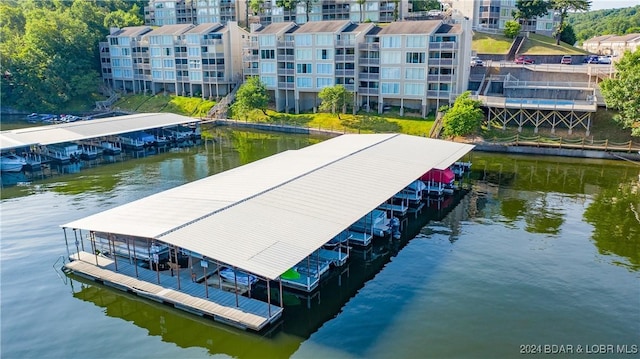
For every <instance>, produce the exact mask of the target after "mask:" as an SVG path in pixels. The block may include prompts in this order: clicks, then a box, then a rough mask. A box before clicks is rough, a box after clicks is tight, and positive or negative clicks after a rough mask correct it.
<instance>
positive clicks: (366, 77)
mask: <svg viewBox="0 0 640 359" xmlns="http://www.w3.org/2000/svg"><path fill="white" fill-rule="evenodd" d="M358 78H359V79H360V80H379V79H380V74H379V73H378V74H376V73H371V72H360V73H359V74H358Z"/></svg>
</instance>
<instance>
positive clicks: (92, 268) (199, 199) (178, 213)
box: [61, 134, 473, 330]
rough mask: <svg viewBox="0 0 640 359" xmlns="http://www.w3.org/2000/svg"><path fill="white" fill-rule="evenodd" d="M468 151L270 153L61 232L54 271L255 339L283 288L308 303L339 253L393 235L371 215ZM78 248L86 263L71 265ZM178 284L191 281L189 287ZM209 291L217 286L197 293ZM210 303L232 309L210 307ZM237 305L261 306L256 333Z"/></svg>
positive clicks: (412, 146)
mask: <svg viewBox="0 0 640 359" xmlns="http://www.w3.org/2000/svg"><path fill="white" fill-rule="evenodd" d="M472 148H473V146H472V145H468V144H461V143H454V142H448V141H442V140H435V139H428V138H423V137H416V136H409V135H401V134H375V135H351V134H349V135H342V136H339V137H336V138H333V139H330V140H327V141H323V142H321V143H318V144H316V145H313V146H309V147H305V148H303V149H300V150H293V151H286V152H282V153H279V154H276V155H273V156H271V157H268V158H265V159H262V160H259V161H255V162H252V163H250V164H247V165H244V166H241V167H237V168H234V169H233V170H229V171H225V172H222V173H219V174H216V175H213V176H210V177H207V178H205V179H202V180H199V181H195V182H191V183H188V184H185V185H183V186H179V187H176V188H173V189H170V190H167V191H164V192H161V193H157V194H155V195H151V196H149V197H146V198H142V199H139V200H137V201H134V202H131V203H127V204H125V205H122V206H119V207H116V208H112V209H110V210H108V211H104V212H101V213H97V214H94V215H91V216H89V217H85V218H81V219H77V220H74V221H72V222H69V223H66V224H64V225H61V227H62V229H63V232H64V234H65V242H66V243H67V251H68V257H69V259H70V260H71V262H70V263H67V264H65V268H66V269H67V270H68V271H71V272H73V273H76V274H78V275H82V276H84V277H87V278H90V279H94V280H97V281H101V282H105V278H106V279H107V281H108V282H109V283H111V284H110V285H112V286H114V287H116V288H119V289H122V290H126V291H132V292H133V293H135V294H138V295H141V296H147V297H151V298H150V299H153V300H157V301H161V302H166V303H170V304H172V305H173V306H175V307H176V308H180V309H184V310H186V311H190V312H194V313H196V314H199V315H203V316H204V315H206V316H211V317H213V319H214V320H219V321H222V322H224V323H227V324H232V325H235V326H238V327H241V328H246V329H249V330H262V329H261V328H265V327H268V326H270V324H271V323H273V322H274V320H277V318H278V317H279V315H280V314H281V312H282V310H283V304H282V303H283V300H282V298H283V291H284V288H288V290H295V291H300V292H303V293H312V292H313V291H314V290H315V289H317V288H318V286H319V283H320V282H321V280H322V279H323V278H325V277H326V276H327V275H328V274H329V273H331V272H332V271H334V269H333V268H336V269H337V270H340V269H339V268H340V267H341V266H343V265H344V264H345V263H347V261H348V258H349V255H350V247H351V245H354V244H362V245H364V246H366V245H367V244H368V243H371V240H372V238H373V237H374V236H387V235H388V234H393V233H394V232H393V231H394V230H393V228H395V229H396V230H397V228H398V227H399V221H398V219H397V218H396V217H394V218H389V217H388V216H387V214H386V211H385V210H383V209H378V208H379V206H380V205H381V204H384V203H386V202H387V201H389V200H390V199H391V198H393V196H394V195H396V194H397V193H399V192H401V191H403V190H404V189H406V187H407V186H408V185H409V184H411V183H412V182H413V181H415V180H416V179H418V178H420V176H422V175H424V174H425V173H426V172H427V171H429V170H431V169H433V168H436V169H446V168H449V166H451V165H452V164H453V163H454V162H455V161H456V160H458V159H459V158H461V157H462V156H464V155H465V154H467V153H468V152H469V151H471V149H472ZM425 153H428V154H429V156H425V155H424V154H425ZM379 168H385V169H386V170H385V171H384V172H383V171H379V170H378V169H379ZM176 209H179V210H176ZM246 218H251V221H249V222H247V221H246ZM385 226H386V228H385ZM356 227H359V228H356ZM69 231H72V232H73V233H74V235H75V234H78V233H79V234H80V236H79V237H76V245H75V248H74V247H73V244H70V243H69V242H68V241H67V240H68V238H67V233H69ZM83 233H84V234H85V235H84V236H83V235H82V234H83ZM394 236H395V235H394ZM360 238H362V242H361V243H358V241H359V240H360ZM99 243H102V246H101V247H100V248H102V250H101V252H100V253H101V254H102V255H104V256H106V257H108V259H110V260H112V261H113V263H109V264H107V265H101V264H100V263H101V262H100V259H99V258H98V257H99V255H98V254H94V253H96V250H97V249H98V244H99ZM105 245H106V250H105ZM79 248H83V250H84V249H85V248H86V251H87V252H86V253H91V254H88V255H85V254H78V253H79V252H80V249H79ZM125 248H126V249H125ZM74 249H75V252H76V254H77V255H76V256H75V257H74V256H73V255H72V254H71V253H72V252H74ZM96 258H98V259H97V260H96ZM77 262H80V263H81V264H76V263H77ZM140 268H142V269H140ZM107 272H112V273H115V274H118V275H117V276H115V277H113V278H112V277H108V274H109V273H107ZM172 272H175V273H176V275H175V276H171V273H172ZM167 273H169V275H167ZM185 273H189V274H192V273H196V274H197V273H202V277H201V278H196V279H195V280H193V277H191V276H189V275H187V276H186V277H185V276H184V275H185ZM214 274H217V275H218V276H217V277H215V276H214ZM109 278H112V279H109ZM185 278H187V279H185ZM216 280H217V281H218V285H217V286H215V285H207V283H210V282H215V281H216ZM167 281H168V282H167ZM223 281H226V282H227V283H225V284H222V283H223ZM140 282H145V283H140ZM127 283H134V284H127ZM147 284H151V285H153V286H154V287H153V290H152V291H151V289H149V291H151V292H152V294H149V291H147V290H139V289H140V288H147V287H144V286H147ZM196 286H197V289H196ZM254 286H262V287H266V289H267V290H266V293H267V298H261V300H257V299H255V298H250V296H251V295H252V293H253V291H252V288H253V287H254ZM244 287H246V288H244ZM136 288H138V289H136ZM149 288H151V287H149ZM229 288H233V289H232V290H231V292H229ZM225 289H227V290H225ZM245 289H246V291H245ZM274 290H275V292H276V293H275V294H274V295H272V294H271V293H272V292H273V291H274ZM196 291H197V293H196ZM218 292H220V293H225V294H224V295H223V296H224V297H228V298H232V299H234V300H226V299H224V298H223V297H220V299H217V298H218ZM243 293H244V294H243ZM196 294H197V295H196ZM203 296H204V299H203ZM194 298H197V300H195V299H194ZM242 298H244V299H251V302H250V303H253V301H259V302H262V303H263V304H262V308H263V309H261V310H262V311H261V312H260V313H262V314H261V315H262V317H261V318H262V319H261V320H262V322H261V323H262V324H261V325H256V324H252V325H249V324H247V323H246V322H245V321H243V320H244V319H242V315H239V312H243V313H245V312H246V310H247V309H246V308H245V307H243V304H242V303H241V302H244V299H242ZM202 301H205V302H212V303H214V304H215V305H209V304H206V306H214V307H216V308H217V310H219V312H216V313H218V314H216V313H213V312H207V311H205V309H203V307H205V305H204V303H203V302H202ZM274 303H278V305H277V308H278V309H274V308H273V307H274ZM251 305H253V304H251ZM212 313H213V314H212ZM219 313H238V316H222V315H220V314H219ZM247 313H248V312H247ZM265 313H266V315H265ZM256 315H258V314H256V313H254V312H251V316H252V318H253V317H255V316H256ZM230 321H231V322H230Z"/></svg>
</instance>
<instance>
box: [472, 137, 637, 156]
mask: <svg viewBox="0 0 640 359" xmlns="http://www.w3.org/2000/svg"><path fill="white" fill-rule="evenodd" d="M477 142H478V143H485V144H500V145H508V146H532V147H553V148H566V149H581V150H597V151H618V152H639V151H640V143H636V142H633V140H629V141H627V142H615V141H610V140H609V139H604V140H594V139H588V138H586V137H581V138H569V139H567V138H562V137H548V136H541V135H538V136H523V135H520V134H515V135H513V136H505V137H493V138H491V139H484V140H480V141H477Z"/></svg>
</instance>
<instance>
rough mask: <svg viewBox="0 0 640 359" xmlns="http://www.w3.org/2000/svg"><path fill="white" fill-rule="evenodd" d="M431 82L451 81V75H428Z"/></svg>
mask: <svg viewBox="0 0 640 359" xmlns="http://www.w3.org/2000/svg"><path fill="white" fill-rule="evenodd" d="M427 81H429V82H451V75H428V76H427Z"/></svg>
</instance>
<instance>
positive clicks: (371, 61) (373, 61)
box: [358, 57, 380, 65]
mask: <svg viewBox="0 0 640 359" xmlns="http://www.w3.org/2000/svg"><path fill="white" fill-rule="evenodd" d="M358 63H359V64H360V65H380V59H379V58H373V57H363V58H361V59H360V60H359V62H358Z"/></svg>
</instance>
